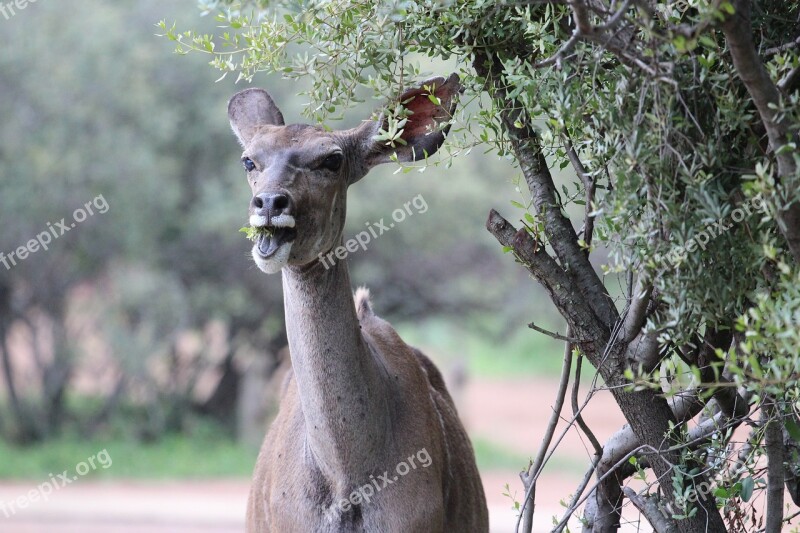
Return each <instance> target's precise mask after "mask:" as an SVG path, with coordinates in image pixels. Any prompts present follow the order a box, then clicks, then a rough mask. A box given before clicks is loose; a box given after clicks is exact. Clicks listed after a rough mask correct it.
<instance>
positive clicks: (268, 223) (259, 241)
mask: <svg viewBox="0 0 800 533" xmlns="http://www.w3.org/2000/svg"><path fill="white" fill-rule="evenodd" d="M250 225H251V226H252V227H253V228H255V230H256V231H257V234H256V238H255V240H254V242H255V246H254V248H255V251H256V252H257V253H258V255H259V256H261V259H271V258H272V257H274V256H275V254H276V253H277V252H278V250H280V249H281V248H282V247H283V246H284V245H286V244H290V243H292V242H294V240H295V239H296V238H297V229H296V228H295V219H294V217H293V216H291V215H278V216H276V217H272V218H271V219H270V220H267V217H263V216H258V215H253V216H251V217H250Z"/></svg>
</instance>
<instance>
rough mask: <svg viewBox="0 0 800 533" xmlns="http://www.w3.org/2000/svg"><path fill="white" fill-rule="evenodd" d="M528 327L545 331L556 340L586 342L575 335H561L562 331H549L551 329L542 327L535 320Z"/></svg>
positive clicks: (541, 331)
mask: <svg viewBox="0 0 800 533" xmlns="http://www.w3.org/2000/svg"><path fill="white" fill-rule="evenodd" d="M528 327H529V328H531V329H532V330H534V331H538V332H539V333H544V334H545V335H547V336H548V337H552V338H554V339H556V340H559V341H564V342H571V343H573V344H580V343H582V342H585V341H582V340H580V339H576V338H574V337H570V336H569V335H566V336H565V335H561V334H560V333H555V332H553V331H549V330H546V329H544V328H540V327H539V326H537V325H536V324H534V323H533V322H531V323H530V324H528ZM567 331H569V328H567Z"/></svg>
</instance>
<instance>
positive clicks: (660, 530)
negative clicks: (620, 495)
mask: <svg viewBox="0 0 800 533" xmlns="http://www.w3.org/2000/svg"><path fill="white" fill-rule="evenodd" d="M622 492H624V493H625V496H627V497H628V499H629V500H630V501H631V503H633V505H635V506H636V508H637V509H639V511H640V512H641V513H642V515H644V517H645V518H646V519H647V521H648V522H650V525H651V526H653V530H654V531H655V533H678V528H677V527H675V523H674V522H673V521H672V520H670V519H668V518H667V517H666V516H664V514H663V513H662V512H661V509H659V507H658V498H657V497H655V496H650V497H647V496H641V495H639V494H637V493H636V492H635V491H634V490H633V489H632V488H630V487H625V488H623V489H622Z"/></svg>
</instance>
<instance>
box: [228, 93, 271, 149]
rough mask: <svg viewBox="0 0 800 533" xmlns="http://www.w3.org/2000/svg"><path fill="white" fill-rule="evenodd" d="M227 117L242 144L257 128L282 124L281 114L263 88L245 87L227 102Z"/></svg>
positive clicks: (244, 143) (251, 138) (244, 144)
mask: <svg viewBox="0 0 800 533" xmlns="http://www.w3.org/2000/svg"><path fill="white" fill-rule="evenodd" d="M228 119H229V120H230V121H231V128H233V133H235V134H236V137H237V138H238V139H239V142H240V143H241V144H242V146H247V144H248V143H249V142H250V141H251V140H253V137H255V134H256V132H257V131H258V128H260V127H261V126H265V125H272V126H283V114H282V113H281V110H280V109H278V106H276V105H275V102H273V101H272V97H271V96H270V95H269V93H268V92H267V91H265V90H264V89H255V88H253V89H245V90H244V91H240V92H238V93H236V94H235V95H233V98H231V101H230V102H228Z"/></svg>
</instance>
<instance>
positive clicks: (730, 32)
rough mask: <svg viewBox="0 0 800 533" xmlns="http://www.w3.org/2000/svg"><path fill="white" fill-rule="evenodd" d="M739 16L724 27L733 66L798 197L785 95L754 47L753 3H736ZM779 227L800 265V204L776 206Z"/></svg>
mask: <svg viewBox="0 0 800 533" xmlns="http://www.w3.org/2000/svg"><path fill="white" fill-rule="evenodd" d="M732 3H733V6H734V9H735V10H736V12H735V13H734V14H733V15H731V16H729V17H728V18H727V19H725V21H724V22H723V24H722V30H723V32H724V34H725V38H726V39H727V41H728V46H729V48H730V52H731V57H732V58H733V64H734V66H735V67H736V71H737V72H738V73H739V77H740V78H741V80H742V82H743V83H744V85H745V87H746V88H747V91H748V93H750V97H751V98H752V99H753V103H755V105H756V109H758V114H759V116H760V117H761V121H762V122H763V123H764V127H765V129H766V131H767V137H769V144H770V146H771V148H772V150H773V152H774V153H775V158H776V160H777V162H778V174H779V176H780V178H781V180H783V182H784V183H783V186H784V189H785V190H786V192H787V193H790V194H791V193H794V192H796V191H795V187H794V180H795V174H796V172H797V167H796V164H795V161H794V157H793V155H792V153H791V151H788V152H787V151H784V150H781V148H782V147H783V146H784V145H785V144H786V143H787V142H788V141H789V131H790V123H789V119H788V118H787V117H786V116H784V114H783V113H781V112H780V110H779V108H780V103H781V94H780V92H779V91H778V88H777V87H776V86H775V84H774V83H773V82H772V79H771V78H770V76H769V72H767V69H766V67H764V64H763V62H762V61H761V58H760V57H759V56H758V52H757V51H756V47H755V44H754V43H753V37H752V33H753V29H752V25H751V22H750V1H749V0H733V2H732ZM776 208H777V209H776V210H777V217H776V218H777V221H778V227H779V228H780V231H781V233H782V234H783V236H784V238H785V239H786V242H787V244H788V245H789V250H790V251H791V253H792V255H793V256H794V259H795V261H796V262H800V203H798V202H793V201H790V199H782V200H781V201H780V205H777V206H776Z"/></svg>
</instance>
